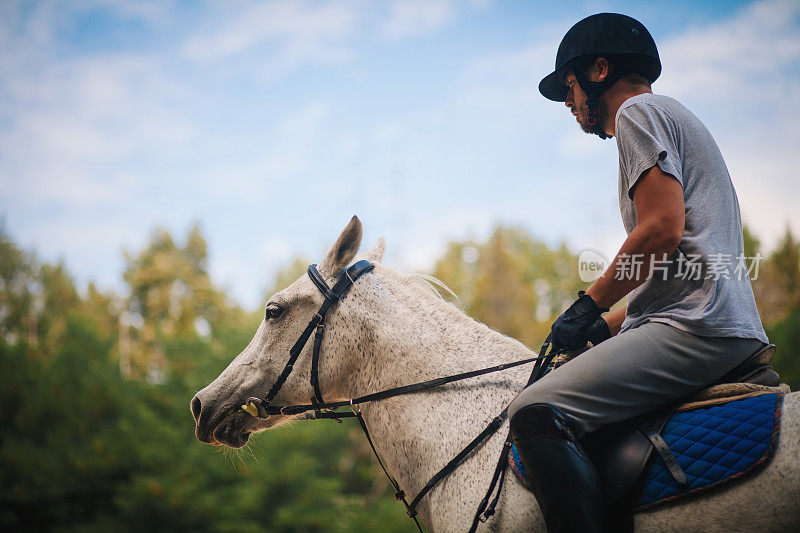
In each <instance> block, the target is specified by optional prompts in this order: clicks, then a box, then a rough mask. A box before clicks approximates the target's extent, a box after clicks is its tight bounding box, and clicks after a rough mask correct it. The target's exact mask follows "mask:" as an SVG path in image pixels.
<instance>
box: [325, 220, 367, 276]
mask: <svg viewBox="0 0 800 533" xmlns="http://www.w3.org/2000/svg"><path fill="white" fill-rule="evenodd" d="M362 231H363V230H362V228H361V221H360V220H358V217H357V216H353V218H351V219H350V222H349V223H348V224H347V226H345V228H344V230H342V233H341V234H340V235H339V238H338V239H336V242H335V243H333V246H331V249H330V250H328V253H327V254H325V257H324V259H323V260H322V262H320V264H319V270H320V272H322V273H323V274H325V275H328V276H333V275H334V274H336V273H337V272H339V270H341V269H342V268H344V267H346V266H347V265H348V263H350V261H352V260H353V258H354V257H355V256H356V252H358V247H359V246H361V236H362Z"/></svg>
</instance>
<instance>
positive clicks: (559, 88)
mask: <svg viewBox="0 0 800 533" xmlns="http://www.w3.org/2000/svg"><path fill="white" fill-rule="evenodd" d="M539 92H540V93H542V96H544V97H545V98H547V99H548V100H552V101H554V102H564V101H565V100H566V99H567V87H566V86H565V85H564V84H563V83H561V73H560V72H559V71H558V70H554V71H553V72H551V73H550V74H548V75H547V76H545V77H544V78H542V81H540V82H539Z"/></svg>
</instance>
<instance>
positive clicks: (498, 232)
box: [434, 227, 585, 346]
mask: <svg viewBox="0 0 800 533" xmlns="http://www.w3.org/2000/svg"><path fill="white" fill-rule="evenodd" d="M577 263H578V260H577V257H576V256H575V255H574V254H573V253H572V252H570V251H569V249H568V248H567V247H566V245H564V244H561V245H560V246H559V247H558V248H555V249H552V248H550V247H549V246H548V245H547V244H545V243H543V242H541V241H538V240H536V239H534V238H532V237H531V236H530V235H529V234H528V233H527V232H526V231H525V230H523V229H519V228H507V227H498V228H496V229H495V231H494V232H493V233H492V236H491V237H490V238H489V240H488V241H487V242H485V243H478V242H475V241H472V240H467V241H462V242H451V243H449V244H448V245H447V248H446V250H445V253H444V255H443V256H442V257H441V258H440V259H439V261H438V262H437V263H436V265H435V268H434V275H435V276H436V277H437V278H439V279H440V280H442V281H443V282H444V283H445V284H446V285H448V286H449V287H450V288H451V289H452V290H453V291H454V292H455V293H456V294H458V295H459V302H460V304H461V305H462V306H463V308H464V309H465V310H466V312H467V313H468V314H470V316H473V317H474V318H475V319H477V320H480V321H481V322H484V323H485V324H487V325H489V326H490V327H492V328H494V329H497V330H498V331H501V332H502V333H505V334H506V335H509V336H511V337H514V338H517V339H519V340H521V341H522V342H524V343H526V344H528V345H529V346H536V345H537V344H539V343H541V341H542V340H543V338H544V337H545V336H546V334H547V331H548V330H549V327H550V324H551V323H552V320H553V319H554V318H555V317H556V316H558V314H560V313H561V312H562V311H563V310H564V308H566V306H568V305H569V303H570V302H572V300H574V299H575V297H576V293H577V291H578V290H579V289H580V288H582V287H584V285H585V284H583V283H582V282H581V281H580V279H579V277H578V272H577Z"/></svg>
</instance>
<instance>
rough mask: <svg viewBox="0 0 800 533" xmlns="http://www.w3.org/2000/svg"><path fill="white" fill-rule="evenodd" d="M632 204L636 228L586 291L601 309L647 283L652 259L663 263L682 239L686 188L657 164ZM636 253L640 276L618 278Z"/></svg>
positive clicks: (637, 189) (639, 185)
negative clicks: (639, 261) (625, 262)
mask: <svg viewBox="0 0 800 533" xmlns="http://www.w3.org/2000/svg"><path fill="white" fill-rule="evenodd" d="M633 203H634V206H635V208H636V221H637V223H636V227H635V228H634V229H633V231H632V232H631V233H630V235H628V238H627V239H626V240H625V242H624V243H623V244H622V248H620V250H619V252H618V253H617V255H616V257H615V258H614V261H613V262H612V263H611V265H610V266H609V267H608V269H607V270H606V271H605V272H604V273H603V275H602V276H601V277H600V278H598V279H597V280H596V281H595V282H594V283H592V286H591V287H589V289H588V290H587V291H586V293H587V294H588V295H589V296H591V297H592V299H593V300H594V301H595V303H596V304H597V305H598V306H599V307H601V308H602V307H611V306H612V305H613V304H614V303H616V302H617V301H619V300H620V299H622V297H624V296H625V295H626V294H628V293H629V292H630V291H632V290H633V289H635V288H636V287H638V286H639V285H641V284H642V283H644V281H645V280H646V279H647V276H648V274H649V273H650V265H651V263H652V260H653V258H655V259H657V260H660V259H661V258H662V256H663V255H664V254H666V255H667V256H669V255H671V254H672V252H674V251H675V249H676V248H677V247H678V245H679V244H680V242H681V239H682V237H683V228H684V224H685V223H686V219H685V207H684V203H683V188H682V187H681V184H680V183H679V182H678V180H676V179H675V178H674V177H672V176H670V175H669V174H666V173H665V172H664V171H663V170H661V169H660V168H659V167H658V165H656V166H654V167H652V168H651V169H650V170H648V171H646V172H645V173H644V175H642V176H641V177H640V178H639V180H638V182H637V183H636V185H635V186H634V189H633ZM634 254H636V257H641V260H642V263H641V270H640V272H639V275H638V276H629V277H626V278H625V279H616V275H617V272H618V271H619V270H621V269H625V266H624V261H626V259H625V258H626V257H627V258H631V257H633V256H634ZM620 256H622V260H620ZM628 278H630V279H628ZM607 321H608V319H607ZM620 323H621V322H620ZM610 327H611V324H609V328H610ZM612 333H614V331H613V329H612Z"/></svg>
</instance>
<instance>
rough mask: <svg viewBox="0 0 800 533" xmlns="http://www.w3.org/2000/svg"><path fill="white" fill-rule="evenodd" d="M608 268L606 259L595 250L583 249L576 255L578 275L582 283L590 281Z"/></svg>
mask: <svg viewBox="0 0 800 533" xmlns="http://www.w3.org/2000/svg"><path fill="white" fill-rule="evenodd" d="M607 268H608V259H606V258H605V256H604V255H603V254H601V253H600V252H598V251H597V250H584V251H582V252H581V254H580V255H579V256H578V275H579V276H580V278H581V281H583V282H584V283H591V282H592V281H594V280H596V279H597V278H599V277H600V276H602V275H603V272H605V271H606V269H607Z"/></svg>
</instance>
